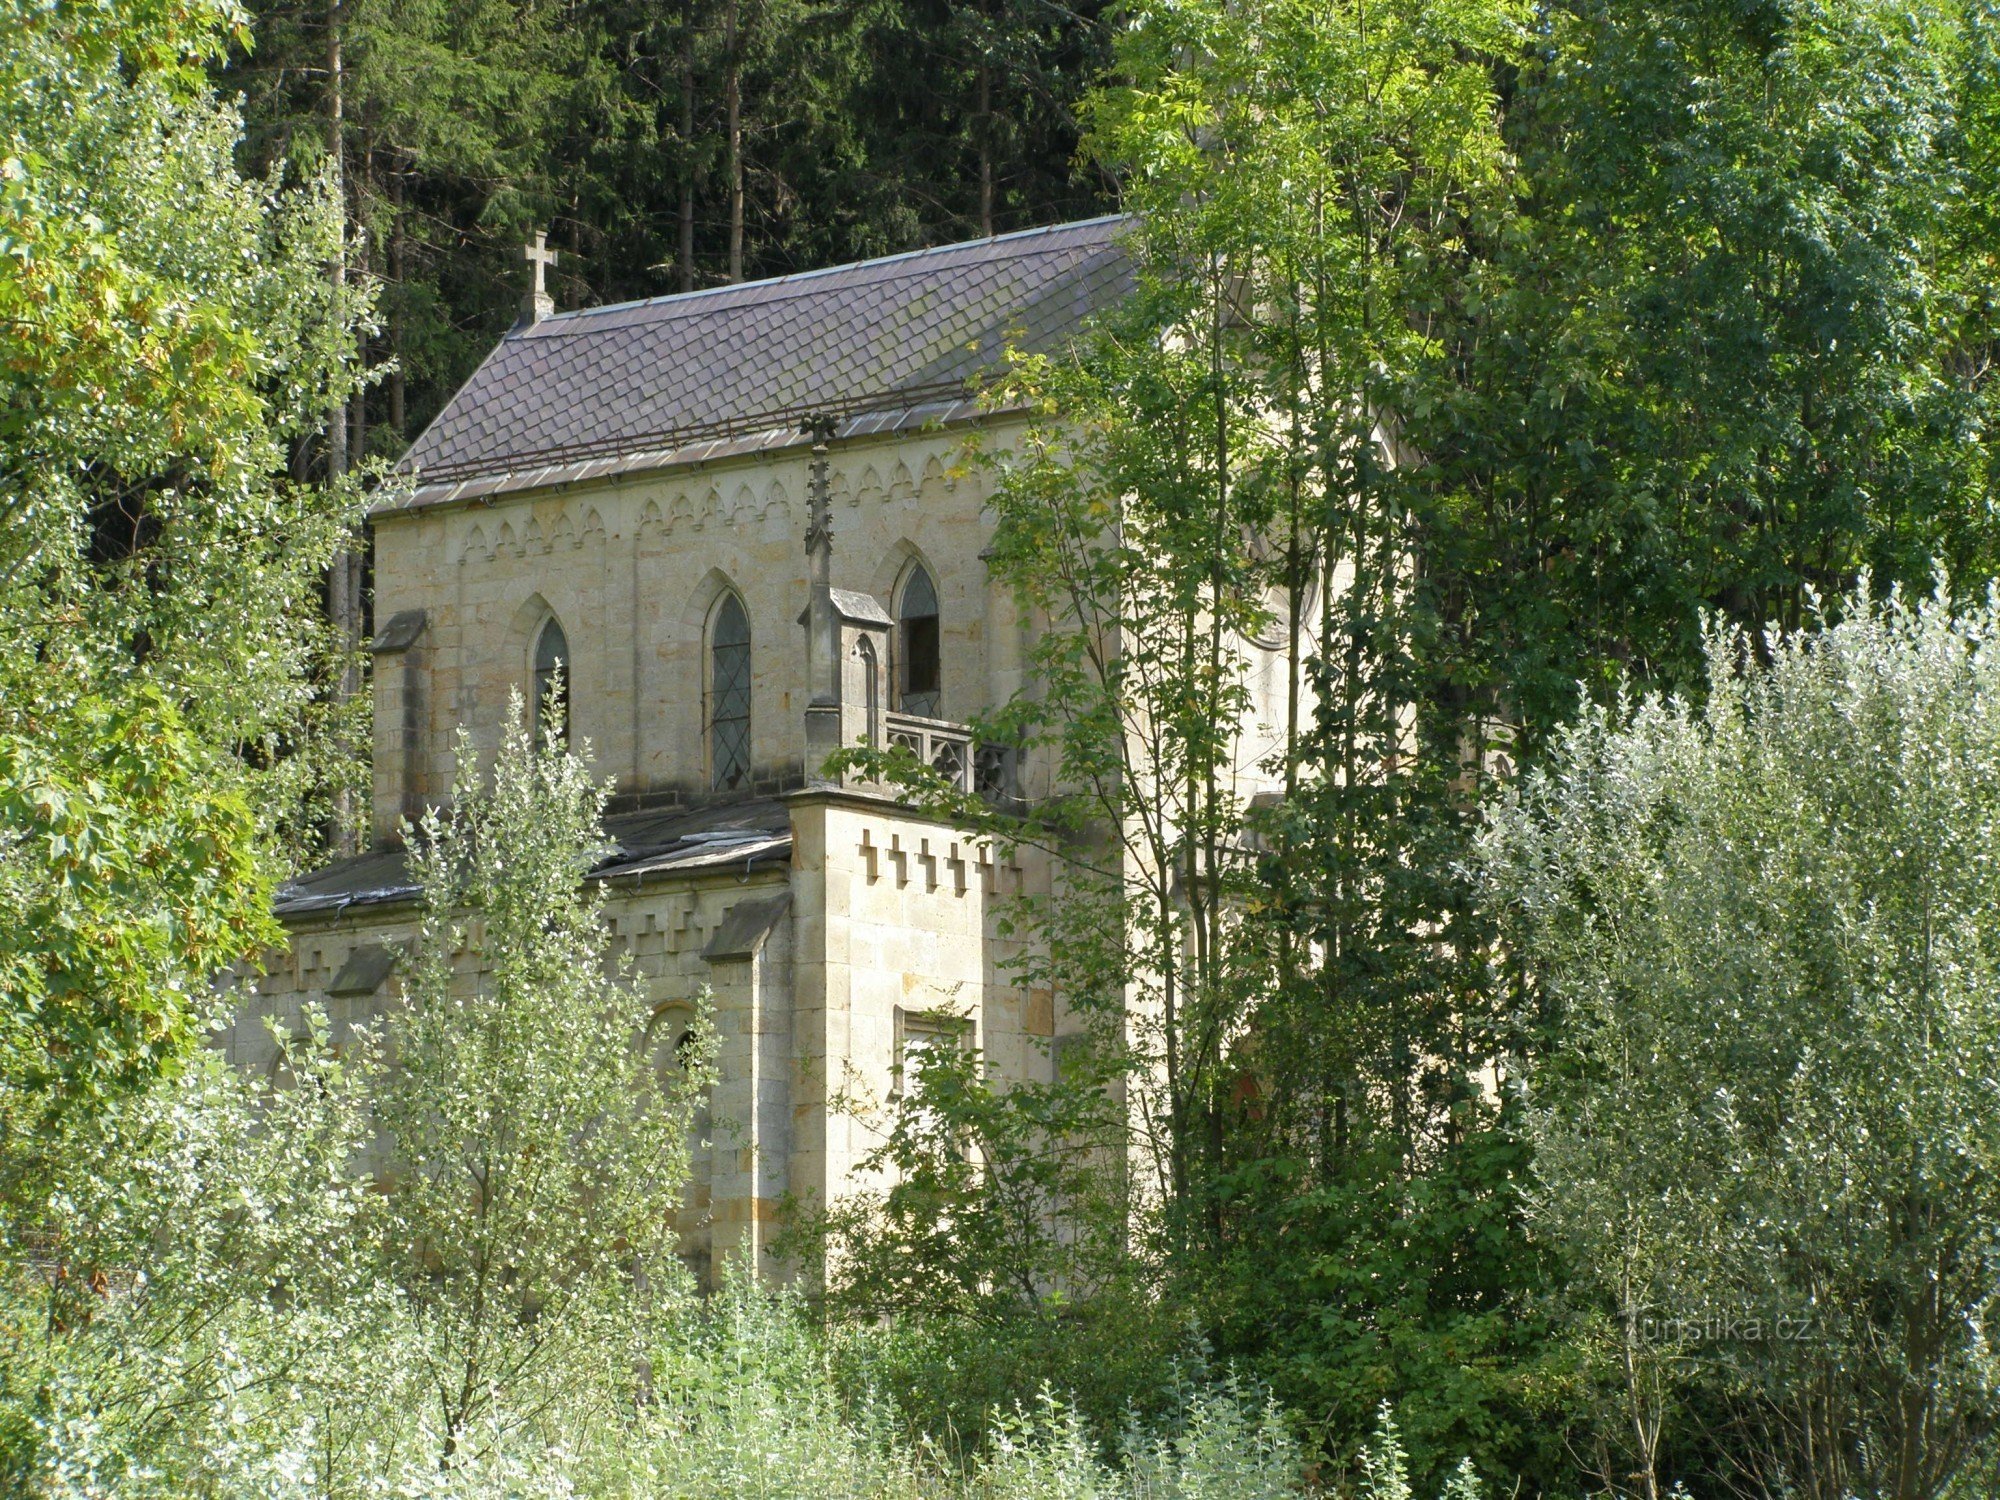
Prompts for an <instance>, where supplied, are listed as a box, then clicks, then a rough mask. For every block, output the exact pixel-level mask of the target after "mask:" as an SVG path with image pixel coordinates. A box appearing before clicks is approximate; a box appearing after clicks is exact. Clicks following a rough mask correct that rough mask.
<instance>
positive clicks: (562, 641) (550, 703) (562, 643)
mask: <svg viewBox="0 0 2000 1500" xmlns="http://www.w3.org/2000/svg"><path fill="white" fill-rule="evenodd" d="M571 676H572V673H571V671H570V664H569V638H568V637H567V636H565V635H564V634H563V628H562V626H560V625H558V624H557V623H556V622H555V620H554V619H553V618H551V619H550V620H549V622H548V623H547V624H546V625H544V626H543V627H542V633H541V634H540V635H539V636H537V637H536V638H535V703H534V713H535V748H536V749H537V750H539V749H541V748H543V745H544V744H545V742H546V740H547V738H548V720H549V716H550V714H551V712H553V714H554V716H555V719H556V726H557V732H558V733H559V734H560V735H561V736H562V743H563V745H564V746H565V747H567V746H568V744H569V685H570V678H571Z"/></svg>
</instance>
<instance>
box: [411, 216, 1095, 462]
mask: <svg viewBox="0 0 2000 1500" xmlns="http://www.w3.org/2000/svg"><path fill="white" fill-rule="evenodd" d="M1125 224H1126V220H1125V219H1123V218H1122V217H1118V216H1113V217H1109V218H1103V219H1091V220H1087V221H1085V222H1082V223H1077V224H1058V225H1056V226H1054V227H1052V228H1048V229H1034V230H1029V231H1027V232H1025V233H1022V234H1010V235H1002V236H1000V237H998V238H995V239H988V240H974V241H971V242H969V243H967V244H962V245H945V246H940V247H939V248H937V249H933V250H918V251H913V252H911V253H909V254H907V255H895V256H890V257H888V258H886V259H883V260H868V261H861V262H859V263H857V264H855V265H849V266H835V267H832V268H831V269H828V270H824V271H808V272H805V273H803V274H801V275H797V276H782V277H779V278H777V279H776V280H773V281H758V282H748V283H743V284H740V285H736V286H723V287H714V288H711V289H709V290H707V291H700V292H688V293H683V294H682V295H680V296H674V297H656V298H653V299H651V300H650V301H645V302H628V303H622V304H620V305H617V306H613V307H596V308H587V309H583V310H581V311H578V312H569V313H559V314H557V315H555V316H554V317H550V318H544V319H543V320H542V321H541V322H539V323H537V324H534V325H533V326H532V327H524V328H516V329H514V330H513V331H512V332H511V333H509V334H508V335H507V336H506V337H505V338H504V339H502V340H501V341H500V345H499V347H498V348H496V349H495V350H494V351H493V353H492V354H490V355H488V356H487V358H486V361H485V363H484V364H482V365H480V367H479V368H478V370H477V371H475V372H474V373H473V376H472V378H471V379H470V380H468V381H467V382H466V383H465V385H464V387H463V388H461V389H460V390H459V392H458V394H457V395H455V396H454V397H452V399H451V401H450V403H449V404H447V405H446V407H445V409H444V410H443V411H442V412H440V413H439V414H438V417H437V420H436V421H434V422H432V423H431V425H430V426H429V428H427V429H426V430H425V432H424V434H423V436H422V437H420V438H418V439H417V441H416V443H415V445H414V446H413V447H412V448H411V449H410V452H409V455H408V457H407V458H406V459H405V460H404V467H405V468H408V469H411V470H414V471H415V473H416V475H417V477H418V480H419V483H420V484H422V485H423V486H424V487H425V489H426V490H430V491H433V492H435V491H436V489H437V487H438V486H441V485H445V484H449V483H453V482H457V481H463V480H466V479H469V478H471V477H473V476H479V475H494V474H503V473H506V474H519V473H521V472H523V471H525V470H545V469H551V468H561V467H568V468H574V467H575V466H576V465H579V464H583V463H587V462H589V461H592V460H602V459H605V458H609V457H612V456H616V455H624V454H632V453H636V452H665V451H670V450H673V449H677V448H684V447H686V446H687V445H689V444H690V443H692V442H695V441H697V440H713V439H717V438H725V437H734V436H740V435H742V434H746V433H751V432H759V431H768V430H770V429H774V428H779V427H785V426H792V427H796V426H797V425H798V424H799V422H800V421H801V420H802V419H803V418H804V417H806V416H807V415H813V414H825V415H831V416H837V417H853V416H856V415H857V414H860V413H869V412H883V411H898V410H908V409H911V408H914V407H919V406H925V405H930V404H935V403H938V402H940V401H943V402H953V401H959V400H962V399H963V398H964V396H965V394H966V392H967V389H968V385H969V383H971V382H975V381H977V380H978V379H979V378H980V377H981V376H983V375H986V374H988V373H990V372H992V371H993V370H995V369H996V368H997V367H998V366H999V363H1000V358H1001V353H1002V350H1003V349H1004V348H1006V347H1007V346H1008V345H1009V344H1013V345H1015V346H1017V347H1020V348H1023V349H1028V350H1034V351H1041V350H1047V349H1050V348H1053V347H1055V346H1057V345H1058V344H1059V343H1060V342H1061V341H1062V340H1063V339H1064V338H1066V337H1067V336H1069V335H1070V334H1071V333H1073V332H1074V331H1075V330H1076V329H1077V327H1078V326H1079V325H1080V324H1081V323H1082V321H1083V320H1084V319H1085V318H1086V317H1087V316H1089V314H1091V313H1092V312H1094V311H1097V310H1099V309H1100V308H1103V307H1105V306H1107V305H1108V304H1110V303H1111V302H1112V301H1114V300H1116V299H1117V298H1118V297H1119V296H1121V295H1122V294H1123V293H1124V291H1125V290H1126V289H1127V287H1128V286H1129V285H1130V280H1131V271H1130V267H1129V263H1128V261H1127V259H1126V256H1125V254H1124V253H1123V251H1122V250H1121V248H1120V244H1119V241H1120V236H1121V233H1122V231H1123V229H1124V227H1125ZM564 477H568V476H564Z"/></svg>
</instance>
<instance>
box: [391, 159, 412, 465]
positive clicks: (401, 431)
mask: <svg viewBox="0 0 2000 1500" xmlns="http://www.w3.org/2000/svg"><path fill="white" fill-rule="evenodd" d="M391 161H392V163H393V165H392V167H391V168H390V172H389V204H390V215H391V217H390V220H389V280H390V282H391V283H392V284H393V285H394V286H395V288H396V291H395V295H394V296H393V297H391V298H390V300H389V357H390V358H391V359H393V360H394V361H395V363H394V365H392V366H391V367H390V370H389V425H390V426H391V427H393V428H394V429H395V431H396V443H397V446H398V447H403V446H406V445H407V444H408V443H409V441H410V428H409V421H408V416H407V413H406V411H405V408H404V404H403V402H404V396H405V392H406V390H407V384H406V380H405V377H404V374H403V343H404V337H405V330H404V327H403V324H404V319H405V318H406V317H407V316H408V314H407V311H406V309H405V305H404V299H405V297H406V295H407V293H406V290H405V288H404V286H403V278H404V276H405V274H406V270H405V266H406V257H407V256H408V254H409V241H408V237H407V234H406V231H405V230H404V227H403V169H402V163H401V162H399V161H396V160H395V158H393V157H392V158H391Z"/></svg>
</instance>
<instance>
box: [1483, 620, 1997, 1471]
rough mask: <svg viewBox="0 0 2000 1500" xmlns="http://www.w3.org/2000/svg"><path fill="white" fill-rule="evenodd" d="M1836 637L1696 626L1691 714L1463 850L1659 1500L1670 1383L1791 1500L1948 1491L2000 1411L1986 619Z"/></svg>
mask: <svg viewBox="0 0 2000 1500" xmlns="http://www.w3.org/2000/svg"><path fill="white" fill-rule="evenodd" d="M1842 616H1843V618H1841V619H1840V620H1839V621H1838V622H1837V623H1834V622H1830V621H1828V620H1827V619H1826V618H1825V617H1824V616H1822V617H1821V618H1820V619H1819V620H1818V621H1817V628H1814V629H1811V630H1806V631H1800V632H1793V633H1786V632H1782V631H1779V630H1776V629H1773V630H1770V631H1767V632H1766V633H1764V635H1763V636H1762V638H1761V639H1757V640H1752V639H1751V638H1750V637H1748V636H1747V635H1746V634H1744V633H1743V632H1741V631H1737V630H1733V629H1730V628H1727V627H1724V626H1722V625H1721V624H1719V623H1718V624H1715V625H1713V626H1712V627H1711V629H1710V631H1709V634H1708V636H1707V639H1706V642H1705V657H1706V661H1707V665H1708V672H1709V683H1708V693H1707V697H1706V699H1705V701H1702V702H1699V703H1697V702H1694V701H1691V700H1688V699H1680V698H1675V699H1663V698H1661V697H1658V696H1649V697H1647V698H1645V699H1643V700H1640V701H1638V702H1636V703H1634V704H1632V705H1631V706H1630V707H1628V708H1621V709H1620V710H1618V711H1616V712H1613V711H1606V710H1599V711H1593V712H1591V713H1589V714H1587V715H1586V716H1585V717H1584V718H1583V719H1582V720H1580V721H1579V722H1578V723H1577V724H1576V725H1575V726H1573V727H1572V728H1570V729H1568V730H1566V731H1564V732H1563V733H1562V734H1561V735H1560V736H1558V737H1557V739H1556V741H1555V743H1554V745H1553V746H1552V748H1551V751H1550V754H1549V757H1548V759H1547V762H1546V764H1545V765H1544V766H1543V767H1542V768H1541V769H1539V770H1537V771H1535V772H1534V773H1532V774H1531V775H1530V776H1529V777H1528V778H1527V779H1526V781H1525V782H1524V783H1523V785H1522V787H1521V789H1520V792H1519V794H1518V796H1517V797H1515V798H1513V799H1510V800H1509V802H1508V803H1507V804H1506V805H1505V806H1504V807H1503V808H1502V809H1500V810H1499V811H1498V813H1497V814H1496V816H1495V818H1494V822H1493V826H1492V828H1491V830H1490V832H1489V833H1488V834H1487V835H1485V837H1484V838H1483V840H1482V843H1481V848H1480V857H1481V867H1482V869H1483V871H1484V877H1485V879H1486V880H1487V882H1488V883H1489V884H1490V887H1491V889H1492V891H1493V893H1494V897H1495V899H1496V900H1498V901H1502V902H1504V903H1506V905H1507V907H1508V909H1509V911H1510V913H1511V915H1512V918H1513V923H1512V926H1511V929H1510V933H1511V939H1512V941H1513V942H1515V943H1517V944H1518V945H1519V948H1520V952H1521V955H1522V958H1523V962H1524V965H1525V967H1526V969H1527V972H1528V974H1529V976H1530V979H1531V982H1532V983H1533V985H1534V987H1535V989H1536V991H1537V993H1538V994H1539V996H1540V997H1541V1000H1542V1003H1543V1004H1545V1005H1546V1006H1547V1007H1548V1008H1549V1010H1550V1012H1551V1013H1552V1015H1553V1016H1554V1017H1555V1018H1557V1020H1558V1021H1559V1026H1558V1029H1557V1035H1558V1036H1559V1037H1560V1038H1561V1041H1560V1044H1559V1045H1558V1046H1557V1047H1555V1048H1554V1049H1552V1051H1551V1052H1550V1054H1549V1055H1548V1056H1547V1057H1546V1058H1545V1059H1544V1060H1543V1061H1542V1062H1541V1063H1540V1064H1539V1066H1537V1067H1536V1069H1535V1070H1534V1072H1533V1074H1532V1075H1531V1077H1530V1078H1529V1081H1528V1086H1529V1094H1530V1100H1531V1104H1532V1110H1533V1116H1534V1122H1535V1123H1534V1137H1535V1142H1536V1148H1537V1161H1538V1172H1539V1175H1540V1179H1541V1185H1540V1188H1539V1190H1538V1192H1537V1195H1536V1198H1535V1219H1536V1222H1537V1224H1538V1225H1539V1226H1540V1228H1541V1229H1542V1230H1543V1232H1545V1233H1546V1234H1548V1235H1550V1236H1551V1237H1553V1238H1554V1239H1555V1240H1556V1241H1557V1242H1558V1243H1559V1244H1560V1245H1561V1246H1562V1247H1563V1249H1564V1250H1565V1251H1566V1252H1567V1253H1568V1254H1569V1256H1570V1257H1571V1259H1572V1260H1573V1262H1574V1264H1575V1266H1576V1268H1577V1271H1578V1273H1579V1274H1580V1275H1581V1276H1582V1278H1583V1283H1584V1285H1585V1286H1586V1287H1587V1288H1588V1289H1589V1290H1590V1292H1591V1293H1592V1294H1593V1295H1594V1297H1595V1298H1596V1301H1597V1306H1598V1307H1599V1308H1601V1310H1602V1313H1603V1315H1604V1317H1605V1319H1606V1320H1607V1321H1608V1324H1609V1327H1608V1330H1607V1332H1608V1334H1609V1338H1608V1339H1607V1346H1608V1348H1609V1350H1610V1352H1611V1354H1612V1357H1613V1359H1614V1361H1615V1362H1616V1364H1617V1365H1618V1366H1619V1367H1620V1368H1621V1372H1622V1373H1621V1375H1620V1377H1619V1380H1620V1384H1623V1385H1627V1386H1628V1387H1629V1390H1630V1398H1629V1401H1628V1402H1627V1407H1628V1411H1629V1413H1630V1417H1631V1424H1630V1428H1629V1429H1628V1430H1630V1431H1633V1432H1636V1434H1637V1436H1636V1438H1635V1439H1634V1441H1632V1442H1631V1443H1630V1444H1629V1445H1628V1451H1631V1452H1634V1453H1635V1455H1636V1457H1637V1459H1638V1460H1639V1469H1640V1473H1641V1480H1640V1487H1641V1489H1642V1491H1643V1492H1644V1493H1646V1494H1647V1495H1649V1496H1650V1495H1652V1494H1656V1493H1658V1492H1659V1488H1660V1485H1661V1484H1662V1482H1663V1479H1664V1476H1663V1475H1661V1474H1660V1473H1659V1472H1658V1468H1659V1465H1656V1464H1655V1462H1654V1459H1655V1454H1656V1451H1658V1449H1659V1445H1658V1444H1657V1443H1656V1442H1655V1441H1654V1440H1653V1438H1652V1437H1651V1436H1650V1435H1649V1429H1651V1430H1657V1428H1658V1427H1659V1425H1660V1423H1661V1422H1662V1420H1663V1419H1665V1418H1670V1417H1671V1407H1670V1405H1668V1404H1667V1403H1669V1402H1670V1401H1671V1399H1672V1398H1673V1397H1674V1396H1675V1394H1676V1393H1677V1392H1681V1393H1686V1392H1694V1393H1697V1394H1703V1393H1705V1395H1706V1398H1707V1399H1708V1400H1710V1401H1712V1402H1715V1403H1718V1405H1719V1409H1720V1410H1721V1411H1722V1412H1723V1414H1724V1418H1725V1419H1726V1425H1724V1427H1723V1432H1722V1441H1723V1443H1724V1454H1725V1455H1726V1457H1722V1458H1718V1459H1716V1460H1715V1465H1716V1467H1717V1469H1718V1470H1719V1472H1715V1473H1713V1474H1712V1475H1711V1476H1710V1477H1711V1478H1712V1479H1714V1480H1715V1482H1718V1483H1725V1484H1728V1485H1730V1486H1731V1487H1733V1488H1735V1489H1736V1490H1737V1491H1738V1492H1745V1491H1747V1492H1750V1493H1756V1494H1765V1495H1771V1496H1777V1495H1781V1494H1782V1495H1805V1496H1811V1497H1815V1500H1820V1497H1825V1500H1833V1497H1837V1496H1846V1495H1852V1494H1873V1495H1883V1496H1894V1497H1897V1500H1929V1497H1932V1496H1936V1495H1939V1494H1942V1493H1945V1492H1946V1491H1947V1490H1948V1488H1949V1487H1950V1486H1951V1485H1952V1483H1953V1481H1954V1478H1955V1477H1956V1476H1958V1475H1960V1474H1961V1472H1962V1470H1963V1468H1964V1466H1965V1465H1966V1464H1967V1462H1968V1461H1969V1460H1970V1459H1971V1458H1972V1457H1973V1456H1975V1454H1976V1451H1977V1450H1978V1448H1979V1446H1980V1445H1981V1444H1982V1443H1983V1442H1984V1441H1986V1440H1987V1439H1988V1437H1989V1436H1990V1435H1991V1434H1992V1432H1993V1431H1994V1427H1995V1422H1996V1419H2000V1368H1996V1366H1995V1364H1994V1361H1993V1356H1992V1352H1991V1350H1992V1339H1993V1334H1994V1331H1995V1330H1994V1321H1993V1320H1994V1305H1995V1301H1994V1299H1995V1293H1996V1289H2000V1112H1996V1110H1995V1102H1996V1101H1995V1089H1996V1083H1995V1080H1996V1078H2000V1004H1996V1000H1995V997H1996V995H2000V924H1996V916H2000V880H1997V879H1996V876H1995V872H1994V869H1993V865H1992V861H1991V860H1990V858H1989V857H1988V853H1987V851H1988V850H1989V849H1990V848H1991V847H1992V843H1993V839H1994V836H1995V834H1996V831H2000V645H1996V642H2000V600H1995V599H1991V598H1989V599H1988V600H1987V601H1986V602H1984V603H1980V604H1974V605H1969V606H1967V607H1965V608H1964V609H1963V611H1962V613H1959V614H1957V615H1954V613H1953V611H1952V607H1951V603H1950V601H1949V600H1948V599H1947V598H1946V597H1944V596H1943V594H1942V593H1940V594H1939V596H1938V597H1935V598H1932V599H1929V600H1926V601H1923V602H1919V603H1910V602H1908V601H1907V600H1905V599H1903V598H1902V597H1900V596H1898V595H1893V594H1892V595H1890V596H1889V597H1888V598H1886V599H1881V600H1871V599H1870V598H1869V597H1868V596H1867V595H1865V594H1863V593H1857V594H1855V595H1853V596H1851V597H1849V598H1848V599H1846V600H1844V601H1843V608H1842ZM1681 1436H1682V1439H1683V1446H1682V1449H1681V1451H1683V1452H1685V1451H1686V1448H1685V1440H1686V1437H1687V1435H1686V1434H1682V1435H1681ZM1672 1437H1673V1434H1671V1433H1669V1434H1668V1435H1667V1440H1668V1444H1669V1446H1671V1439H1672ZM1663 1462H1664V1461H1663ZM1690 1477H1693V1476H1690Z"/></svg>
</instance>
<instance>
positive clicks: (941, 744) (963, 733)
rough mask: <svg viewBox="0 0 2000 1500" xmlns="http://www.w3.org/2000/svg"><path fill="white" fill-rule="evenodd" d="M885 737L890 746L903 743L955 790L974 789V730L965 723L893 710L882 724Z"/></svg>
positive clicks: (902, 744) (892, 747) (903, 746)
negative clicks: (926, 717) (954, 722)
mask: <svg viewBox="0 0 2000 1500" xmlns="http://www.w3.org/2000/svg"><path fill="white" fill-rule="evenodd" d="M882 738H883V740H884V742H885V743H886V744H887V746H888V748H890V749H894V748H895V747H897V746H898V745H900V746H901V747H902V748H903V749H905V750H907V751H909V752H910V753H911V754H912V755H914V756H916V758H917V759H918V760H920V761H922V762H923V763H924V764H925V765H927V766H929V767H930V768H931V769H932V770H933V771H935V772H937V773H938V775H940V776H942V777H944V779H945V780H946V781H948V782H950V783H951V785H952V786H953V787H954V788H955V789H956V790H958V791H961V792H963V791H969V790H971V781H970V780H969V778H970V777H971V775H972V733H971V731H970V730H968V729H967V728H966V727H965V726H964V725H963V724H952V723H949V722H947V721H946V720H944V719H925V718H920V717H918V716H917V715H916V714H901V713H891V714H889V715H887V716H886V721H885V722H884V724H883V734H882Z"/></svg>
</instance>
